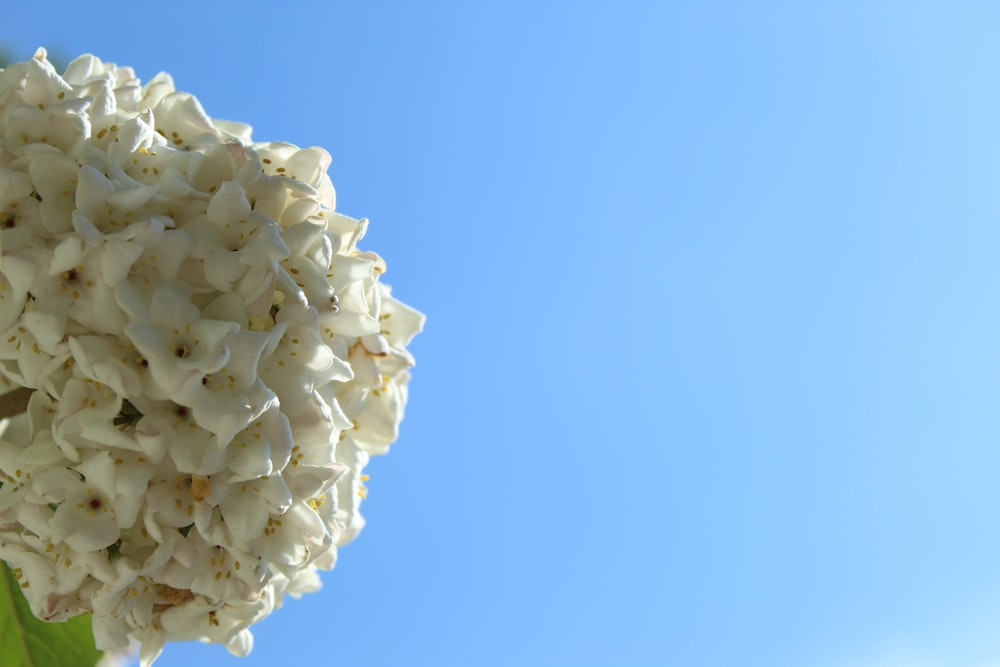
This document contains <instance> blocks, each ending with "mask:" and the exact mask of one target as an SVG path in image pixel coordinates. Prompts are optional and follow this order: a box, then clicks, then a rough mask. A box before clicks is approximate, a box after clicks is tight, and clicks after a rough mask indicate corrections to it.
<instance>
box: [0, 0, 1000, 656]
mask: <svg viewBox="0 0 1000 667" xmlns="http://www.w3.org/2000/svg"><path fill="white" fill-rule="evenodd" d="M3 24H4V27H2V28H0V43H3V44H5V45H6V46H7V48H8V53H9V54H10V55H11V56H13V57H16V58H17V59H22V58H26V57H28V56H30V55H31V53H32V51H33V50H34V48H35V47H36V46H38V45H45V46H47V47H48V48H49V49H50V51H51V52H52V53H53V54H54V55H55V56H56V57H62V58H63V59H64V60H65V59H68V58H69V57H72V56H73V55H76V54H78V53H81V52H85V51H90V52H93V53H95V54H97V55H99V56H101V57H102V58H105V59H107V60H111V61H114V62H117V63H119V64H122V65H131V66H133V67H135V68H136V70H137V72H138V73H139V74H140V75H141V76H142V77H143V78H144V79H148V78H149V77H151V76H152V75H154V74H155V73H156V72H158V71H160V70H167V71H169V72H170V73H171V74H172V75H173V76H174V79H175V81H176V82H177V85H178V87H179V88H181V89H184V90H188V91H190V92H192V93H194V94H195V95H197V96H198V97H199V99H200V100H201V101H202V103H203V105H204V107H205V108H206V110H207V111H208V112H209V114H210V115H212V116H215V117H221V118H230V119H234V120H240V121H245V122H248V123H250V124H251V125H253V126H254V129H255V134H254V136H255V137H256V138H257V139H260V140H284V141H290V142H293V143H297V144H300V145H320V146H323V147H325V148H327V149H328V150H329V151H330V153H331V154H332V155H333V158H334V162H333V166H332V167H331V177H332V178H333V181H334V184H335V185H336V187H337V191H338V208H339V209H340V210H342V211H343V212H345V213H347V214H349V215H354V216H366V217H369V218H370V219H371V220H372V225H371V227H370V232H369V235H368V237H367V240H366V245H367V247H368V248H371V249H374V250H377V251H378V252H379V253H381V254H382V255H383V256H384V257H385V258H386V260H387V262H388V265H389V272H388V275H387V276H386V279H387V282H389V283H390V284H392V285H393V286H394V287H395V293H396V294H397V295H399V296H400V297H401V298H402V299H403V300H405V301H406V302H408V303H410V304H412V305H414V306H416V307H418V308H420V309H421V310H423V311H424V312H425V313H427V315H428V324H427V327H426V331H425V333H424V334H422V335H421V336H420V337H418V338H417V339H416V341H415V342H414V344H413V346H412V350H413V352H414V353H415V355H416V356H417V360H418V367H417V368H416V369H415V373H414V380H413V382H412V385H411V402H410V406H409V410H408V415H407V419H406V421H405V423H404V425H403V429H402V436H401V439H400V441H399V442H398V444H397V445H396V446H395V448H394V449H393V451H392V452H391V454H390V455H389V456H387V457H384V458H382V459H378V460H376V461H374V462H373V464H372V466H371V469H370V471H371V473H372V480H371V482H370V484H369V488H370V494H369V498H368V500H367V501H366V504H365V506H364V509H365V514H366V516H367V518H368V521H369V524H368V527H367V528H366V529H365V531H364V533H363V534H362V535H361V537H360V538H359V539H358V540H357V541H356V542H354V543H352V544H351V545H349V546H348V547H346V548H344V549H343V550H342V551H341V556H340V562H339V564H338V566H337V568H336V569H335V570H334V571H333V572H331V573H328V574H327V575H326V576H325V578H324V581H325V588H324V590H323V592H321V593H319V594H315V595H312V596H308V597H306V598H303V599H302V600H301V601H289V602H288V603H287V605H286V606H285V608H283V609H282V610H280V611H278V612H277V613H275V614H274V615H273V616H272V617H271V618H269V619H268V620H266V621H265V622H263V623H261V624H260V625H258V626H257V627H256V629H255V635H256V647H255V649H254V652H253V653H252V654H251V656H250V657H248V658H246V659H244V660H242V661H241V660H238V659H236V658H230V657H229V656H228V654H226V653H225V651H224V650H222V649H220V648H219V647H204V646H200V645H197V644H193V645H188V644H184V645H177V646H170V647H168V649H167V650H166V652H165V653H164V655H163V657H162V658H161V660H160V661H159V662H158V663H157V664H158V665H160V666H161V667H176V666H184V667H189V666H190V665H204V664H212V665H218V666H225V665H233V666H235V665H245V666H246V667H252V666H265V665H267V666H271V665H277V664H293V663H294V664H308V663H314V664H316V663H318V664H330V665H342V666H345V667H349V666H353V665H366V666H368V667H378V666H390V665H392V666H395V665H415V666H424V665H426V666H429V667H447V666H455V667H458V666H466V665H482V666H491V665H504V666H507V665H539V666H548V665H552V666H556V665H560V666H561V665H567V666H570V665H572V666H587V665H594V666H599V665H636V666H641V665H671V666H673V665H676V666H678V667H717V666H718V667H722V666H727V667H729V666H731V665H745V666H747V667H757V666H760V667H945V666H947V667H990V666H991V665H992V666H995V665H998V664H1000V632H998V631H997V630H998V628H1000V530H998V528H997V525H998V521H997V517H998V515H1000V512H998V511H997V510H998V507H1000V449H998V441H1000V410H998V409H997V408H998V406H1000V298H998V294H1000V289H998V287H1000V261H998V258H1000V188H998V185H1000V86H998V82H1000V41H998V40H997V38H996V36H997V34H1000V7H998V6H997V5H996V4H994V3H990V2H985V1H981V2H966V1H958V2H949V3H933V2H889V1H885V0H869V1H866V2H860V1H858V2H810V3H794V2H778V1H769V0H763V1H761V2H755V3H745V2H735V1H733V2H722V1H715V2H711V1H710V2H698V3H695V2H633V1H626V2H622V3H614V5H612V3H596V2H573V3H569V2H563V3H560V2H545V3H528V2H505V3H459V2H436V1H434V0H429V1H428V2H423V3H409V4H404V3H366V4H365V5H364V6H362V5H361V4H360V3H357V4H355V5H348V4H347V3H339V2H331V3H294V2H287V3H259V4H256V5H254V4H251V3H231V2H219V3H205V2H202V3H186V2H179V3H173V4H171V5H163V6H160V7H145V6H139V5H136V4H115V3H103V4H102V5H100V6H99V7H97V6H89V5H88V6H84V5H77V4H76V3H55V4H54V5H49V4H46V5H45V6H42V5H41V4H38V3H11V6H9V7H5V9H4V20H3Z"/></svg>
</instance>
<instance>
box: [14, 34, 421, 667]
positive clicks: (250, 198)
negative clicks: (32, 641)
mask: <svg viewBox="0 0 1000 667" xmlns="http://www.w3.org/2000/svg"><path fill="white" fill-rule="evenodd" d="M328 165H329V156H328V155H327V153H326V152H324V151H323V150H321V149H318V148H305V149H300V148H297V147H295V146H291V145H289V144H283V143H252V142H251V139H250V128H248V127H247V126H244V125H240V124H237V123H232V122H225V121H218V120H213V119H211V118H209V117H208V116H207V115H206V114H205V112H204V111H203V110H202V108H201V106H200V105H199V103H198V101H197V100H196V99H195V98H194V97H192V96H191V95H189V94H186V93H182V92H177V91H175V90H174V86H173V82H172V80H171V78H170V77H169V76H168V75H166V74H159V75H157V76H156V77H154V78H153V79H152V80H150V81H149V82H148V83H146V84H145V85H141V84H140V82H139V80H138V79H136V77H135V75H134V73H133V72H132V70H131V69H129V68H125V67H116V66H114V65H112V64H109V63H104V62H102V61H100V60H99V59H97V58H95V57H93V56H90V55H85V56H82V57H80V58H77V59H76V60H74V61H73V62H71V63H70V64H69V66H68V67H67V68H66V71H65V72H64V73H63V74H62V75H61V76H60V75H59V74H58V73H57V72H56V71H55V69H54V68H53V67H52V65H51V64H50V63H49V62H48V61H47V60H46V57H45V52H44V51H42V50H40V51H39V52H38V54H36V55H35V57H34V58H33V59H32V60H29V61H28V62H24V63H17V64H14V65H11V66H9V67H7V68H6V69H3V70H0V332H2V333H0V375H2V377H3V378H4V380H3V382H4V383H5V386H0V389H14V388H17V387H25V388H29V389H32V390H34V393H33V394H32V395H31V398H30V401H29V403H28V407H27V411H26V413H24V414H23V415H20V416H17V417H14V418H12V419H8V420H5V421H4V422H2V426H0V427H2V428H3V429H4V430H3V432H2V436H0V482H2V486H0V559H3V560H4V561H6V562H7V563H8V564H9V565H10V567H11V568H13V569H14V572H15V576H17V577H18V579H19V581H20V582H21V587H22V589H23V591H24V594H25V595H26V597H27V599H28V600H29V602H30V604H31V608H32V611H33V612H34V613H35V615H37V616H38V617H39V618H42V619H46V620H53V621H57V620H61V619H65V618H67V617H70V616H75V615H78V614H84V613H91V614H92V618H93V628H94V635H95V638H96V640H97V645H98V648H101V649H105V650H107V649H115V648H118V647H122V646H125V645H127V644H128V643H129V639H130V638H132V639H136V640H138V641H139V642H140V643H141V645H142V650H141V659H142V663H143V664H144V665H149V664H151V663H152V661H153V660H154V659H155V658H156V656H157V655H159V653H160V651H161V650H162V648H163V644H164V642H165V641H168V640H188V639H200V640H202V641H210V642H219V643H223V644H225V646H226V647H227V648H228V649H229V650H230V651H231V652H232V653H234V654H237V655H243V654H245V653H246V652H247V651H249V650H250V648H251V645H252V637H251V635H250V632H249V630H248V627H249V626H250V625H251V624H253V623H255V622H257V621H259V620H261V619H262V618H264V617H265V616H267V615H268V614H269V613H270V612H271V611H272V610H273V609H275V608H276V607H277V606H278V605H280V604H281V601H282V598H283V597H284V596H285V595H292V596H297V595H299V594H301V593H304V592H308V591H313V590H315V589H317V588H318V587H319V579H318V576H317V569H329V568H331V567H333V565H334V560H335V556H336V547H337V545H340V544H343V543H344V542H346V541H347V540H349V539H351V537H353V536H354V535H355V534H356V533H357V531H358V530H359V529H360V527H361V525H362V518H361V516H360V514H359V512H358V505H359V503H360V500H361V498H362V497H363V496H364V494H365V487H364V481H365V480H366V476H365V475H363V474H362V470H363V468H364V467H365V464H366V463H367V461H368V458H369V456H370V455H372V454H381V453H384V452H385V451H386V450H387V449H388V447H389V445H390V444H391V443H392V442H393V441H394V440H395V438H396V435H397V429H398V425H399V422H400V420H401V418H402V415H403V406H404V404H405V402H406V384H407V381H408V379H409V374H408V369H409V368H410V367H411V366H412V365H413V358H412V357H411V356H410V354H409V353H408V352H407V351H406V349H405V347H406V345H407V343H408V342H409V340H410V339H411V338H412V337H413V335H414V334H416V333H417V332H418V331H419V330H420V328H421V326H422V324H423V316H422V315H420V314H419V313H417V312H416V311H414V310H412V309H411V308H409V307H407V306H405V305H403V304H401V303H400V302H399V301H397V300H395V299H394V298H392V296H391V295H390V292H389V288H388V287H386V286H385V285H383V284H382V283H380V282H379V280H378V278H379V276H380V274H382V273H383V272H384V270H385V265H384V263H383V261H382V259H381V258H380V257H379V256H378V255H376V254H374V253H371V252H362V251H360V250H358V249H357V247H356V244H357V242H358V240H359V239H360V238H361V237H362V235H363V234H364V231H365V225H366V222H365V221H363V220H354V219H351V218H348V217H345V216H343V215H340V214H338V213H334V212H333V208H334V192H333V187H332V185H331V184H330V180H329V178H328V177H327V175H326V169H327V166H328Z"/></svg>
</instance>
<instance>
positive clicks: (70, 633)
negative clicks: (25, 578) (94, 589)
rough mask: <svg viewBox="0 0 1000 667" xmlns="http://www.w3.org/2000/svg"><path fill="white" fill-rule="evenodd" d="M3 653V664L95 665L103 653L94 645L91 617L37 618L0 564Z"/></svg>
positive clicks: (20, 666)
mask: <svg viewBox="0 0 1000 667" xmlns="http://www.w3.org/2000/svg"><path fill="white" fill-rule="evenodd" d="M0 656H3V660H2V662H3V667H94V665H96V664H97V661H98V660H99V659H100V657H101V652H100V651H98V650H97V649H96V648H95V647H94V635H93V632H92V631H91V629H90V616H89V615H87V616H77V617H75V618H71V619H69V620H68V621H66V622H65V623H46V622H45V621H40V620H38V619H37V618H35V617H34V616H33V615H32V613H31V609H30V608H29V607H28V601H27V600H25V599H24V595H23V594H22V593H21V584H20V582H18V580H17V579H16V578H15V577H14V573H13V572H11V570H10V568H9V567H7V565H6V564H5V563H4V564H3V565H2V566H0Z"/></svg>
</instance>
